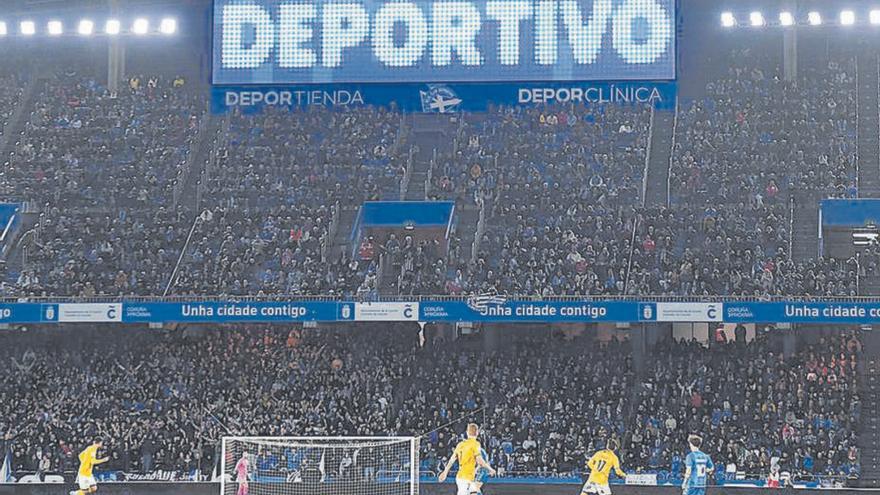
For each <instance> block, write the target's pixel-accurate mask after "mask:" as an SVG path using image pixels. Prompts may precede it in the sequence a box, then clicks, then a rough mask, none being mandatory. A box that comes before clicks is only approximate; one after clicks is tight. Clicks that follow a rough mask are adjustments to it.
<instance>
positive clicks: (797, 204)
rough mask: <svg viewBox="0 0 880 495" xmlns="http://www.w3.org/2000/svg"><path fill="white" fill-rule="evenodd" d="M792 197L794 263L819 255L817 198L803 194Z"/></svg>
mask: <svg viewBox="0 0 880 495" xmlns="http://www.w3.org/2000/svg"><path fill="white" fill-rule="evenodd" d="M792 197H793V198H795V199H794V204H793V209H792V210H791V211H792V226H791V228H792V237H793V239H792V248H791V256H792V258H793V259H794V260H795V261H806V260H810V259H815V258H816V256H817V255H818V254H819V197H818V196H815V195H811V194H808V193H805V192H798V193H795V194H793V195H792Z"/></svg>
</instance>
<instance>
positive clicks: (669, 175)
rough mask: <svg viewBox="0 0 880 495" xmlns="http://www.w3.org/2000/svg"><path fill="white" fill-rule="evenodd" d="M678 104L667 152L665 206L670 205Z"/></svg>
mask: <svg viewBox="0 0 880 495" xmlns="http://www.w3.org/2000/svg"><path fill="white" fill-rule="evenodd" d="M678 110H679V102H678V100H676V102H675V115H673V116H672V146H671V150H670V152H669V166H668V167H667V168H666V206H669V205H670V204H671V203H672V163H673V162H674V161H675V143H676V137H677V134H678Z"/></svg>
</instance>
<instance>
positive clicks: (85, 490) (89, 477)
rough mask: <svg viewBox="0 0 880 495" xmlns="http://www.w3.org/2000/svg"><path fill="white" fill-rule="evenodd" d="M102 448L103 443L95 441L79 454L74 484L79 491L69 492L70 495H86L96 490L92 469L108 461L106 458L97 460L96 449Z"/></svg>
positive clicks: (96, 483) (96, 485) (96, 484)
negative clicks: (77, 486)
mask: <svg viewBox="0 0 880 495" xmlns="http://www.w3.org/2000/svg"><path fill="white" fill-rule="evenodd" d="M102 447H104V441H103V440H96V441H95V443H93V444H91V445H89V446H88V447H86V449H85V450H83V451H82V452H80V454H79V471H78V472H77V473H76V484H77V485H79V490H74V491H72V492H70V495H87V494H89V493H95V492H96V491H97V490H98V482H96V481H95V476H94V474H93V473H92V469H94V467H95V466H97V465H98V464H104V463H105V462H107V461H108V460H110V459H109V458H107V457H104V458H102V459H98V449H100V448H102Z"/></svg>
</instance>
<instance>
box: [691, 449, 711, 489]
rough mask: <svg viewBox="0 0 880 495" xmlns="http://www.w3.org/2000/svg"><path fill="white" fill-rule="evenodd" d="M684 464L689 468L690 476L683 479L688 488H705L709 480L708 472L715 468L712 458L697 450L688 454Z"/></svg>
mask: <svg viewBox="0 0 880 495" xmlns="http://www.w3.org/2000/svg"><path fill="white" fill-rule="evenodd" d="M684 465H685V466H686V467H688V468H690V470H691V475H690V477H689V478H688V479H686V480H685V484H686V486H687V487H688V488H705V487H706V485H707V484H708V481H709V474H710V473H711V472H712V471H713V470H714V469H715V464H712V459H710V458H709V456H708V455H706V454H704V453H703V452H701V451H699V450H697V451H695V452H691V453H690V454H688V455H687V458H685V460H684Z"/></svg>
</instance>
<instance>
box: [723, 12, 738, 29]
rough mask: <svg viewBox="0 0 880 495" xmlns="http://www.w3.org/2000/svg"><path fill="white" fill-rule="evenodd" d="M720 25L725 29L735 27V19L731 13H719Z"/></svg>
mask: <svg viewBox="0 0 880 495" xmlns="http://www.w3.org/2000/svg"><path fill="white" fill-rule="evenodd" d="M721 25H722V26H724V27H726V28H729V27H733V26H736V18H735V17H733V13H731V12H722V13H721Z"/></svg>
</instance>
